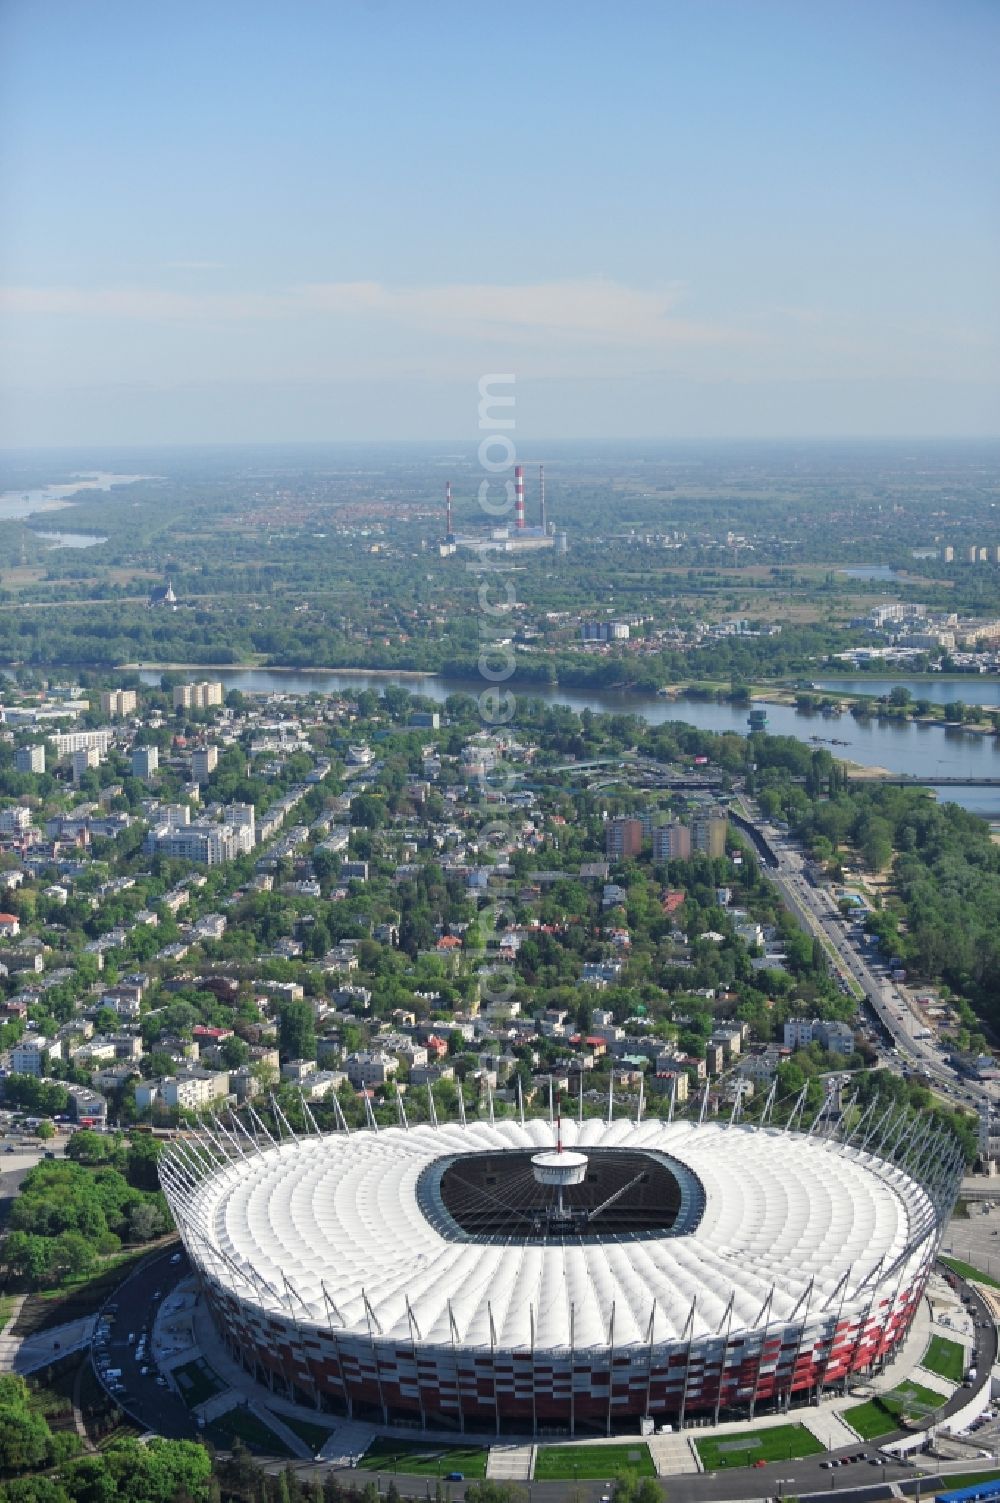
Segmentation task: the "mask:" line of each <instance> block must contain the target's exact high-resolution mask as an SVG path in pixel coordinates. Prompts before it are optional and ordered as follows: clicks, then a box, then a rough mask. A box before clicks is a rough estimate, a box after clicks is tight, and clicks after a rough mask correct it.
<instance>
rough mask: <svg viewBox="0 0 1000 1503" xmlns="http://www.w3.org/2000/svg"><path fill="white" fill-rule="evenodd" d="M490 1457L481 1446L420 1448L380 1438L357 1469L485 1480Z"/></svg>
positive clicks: (403, 1441)
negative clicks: (451, 1474)
mask: <svg viewBox="0 0 1000 1503" xmlns="http://www.w3.org/2000/svg"><path fill="white" fill-rule="evenodd" d="M488 1455H489V1451H487V1450H484V1449H483V1448H482V1447H481V1446H448V1445H445V1446H433V1445H421V1444H420V1443H419V1442H417V1441H413V1442H411V1441H407V1440H390V1439H388V1438H387V1437H386V1436H378V1437H376V1439H375V1440H373V1441H372V1443H371V1445H370V1446H369V1447H368V1449H367V1451H366V1452H365V1454H364V1455H363V1456H362V1458H361V1460H360V1461H359V1462H358V1466H359V1467H363V1468H364V1469H365V1471H368V1472H404V1473H410V1474H413V1475H416V1476H419V1477H446V1476H447V1475H448V1473H449V1472H462V1473H463V1474H464V1475H465V1476H466V1477H485V1476H486V1458H487V1457H488Z"/></svg>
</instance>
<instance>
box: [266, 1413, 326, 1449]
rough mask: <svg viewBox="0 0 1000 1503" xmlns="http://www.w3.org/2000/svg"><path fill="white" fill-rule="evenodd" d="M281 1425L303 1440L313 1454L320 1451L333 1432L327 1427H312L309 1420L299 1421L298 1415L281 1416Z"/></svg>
mask: <svg viewBox="0 0 1000 1503" xmlns="http://www.w3.org/2000/svg"><path fill="white" fill-rule="evenodd" d="M279 1418H280V1420H281V1423H282V1424H283V1425H285V1426H286V1428H287V1429H289V1430H291V1431H292V1433H293V1434H294V1435H297V1436H298V1437H299V1439H300V1440H304V1441H305V1443H306V1445H307V1446H311V1447H312V1449H313V1454H314V1455H315V1453H316V1452H317V1451H321V1450H322V1449H323V1447H324V1446H325V1445H326V1443H327V1441H328V1440H329V1439H330V1436H331V1435H332V1434H333V1431H332V1430H331V1428H330V1427H329V1426H328V1425H314V1424H312V1423H310V1421H309V1420H303V1419H299V1417H298V1415H294V1414H282V1415H280V1416H279Z"/></svg>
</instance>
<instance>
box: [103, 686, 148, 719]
mask: <svg viewBox="0 0 1000 1503" xmlns="http://www.w3.org/2000/svg"><path fill="white" fill-rule="evenodd" d="M138 702H139V701H138V696H137V695H136V692H135V690H134V689H108V690H106V691H105V692H104V693H103V694H102V695H101V714H102V715H110V716H111V718H112V719H116V718H117V717H119V716H121V715H134V714H135V709H136V705H137V704H138Z"/></svg>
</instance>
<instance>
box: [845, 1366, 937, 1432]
mask: <svg viewBox="0 0 1000 1503" xmlns="http://www.w3.org/2000/svg"><path fill="white" fill-rule="evenodd" d="M945 1402H946V1400H945V1399H943V1398H942V1397H941V1395H940V1394H939V1393H934V1392H932V1390H931V1389H929V1388H921V1386H920V1384H919V1383H913V1382H911V1381H910V1380H909V1379H908V1380H907V1381H906V1382H905V1383H900V1385H899V1387H898V1388H894V1389H893V1390H892V1392H891V1393H884V1394H881V1395H880V1396H879V1398H877V1399H869V1400H868V1401H867V1403H864V1404H856V1405H855V1407H854V1408H853V1409H845V1410H844V1419H845V1420H846V1421H847V1423H848V1424H849V1425H851V1426H852V1427H853V1428H854V1429H855V1430H856V1431H857V1432H858V1434H859V1435H860V1436H861V1439H862V1440H875V1439H876V1438H877V1437H878V1436H880V1435H889V1434H891V1432H892V1431H893V1430H899V1429H900V1428H901V1420H902V1417H903V1415H904V1414H906V1415H911V1416H913V1417H915V1418H923V1417H924V1416H925V1415H928V1414H933V1412H934V1410H935V1409H940V1408H941V1405H942V1404H944V1403H945Z"/></svg>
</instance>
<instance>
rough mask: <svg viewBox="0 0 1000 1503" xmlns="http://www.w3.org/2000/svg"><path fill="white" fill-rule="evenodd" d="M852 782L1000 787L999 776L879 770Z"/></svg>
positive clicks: (905, 785)
mask: <svg viewBox="0 0 1000 1503" xmlns="http://www.w3.org/2000/svg"><path fill="white" fill-rule="evenodd" d="M849 781H850V782H852V783H891V784H893V785H894V786H895V787H897V788H1000V777H996V778H971V777H969V778H967V777H957V778H954V777H953V778H943V777H934V776H933V775H932V774H928V775H927V776H926V777H921V776H920V775H918V774H917V773H906V772H879V771H872V772H869V773H865V775H864V776H863V777H858V776H857V775H855V776H854V777H852V778H850V779H849Z"/></svg>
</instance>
